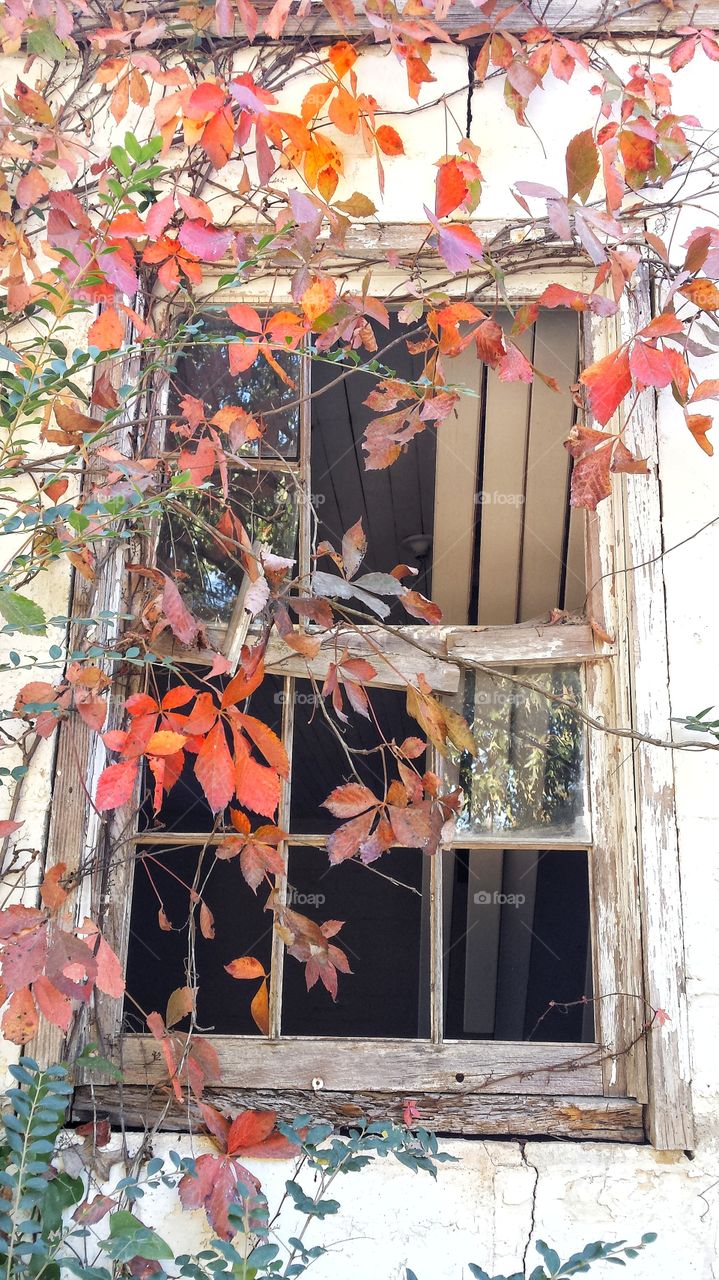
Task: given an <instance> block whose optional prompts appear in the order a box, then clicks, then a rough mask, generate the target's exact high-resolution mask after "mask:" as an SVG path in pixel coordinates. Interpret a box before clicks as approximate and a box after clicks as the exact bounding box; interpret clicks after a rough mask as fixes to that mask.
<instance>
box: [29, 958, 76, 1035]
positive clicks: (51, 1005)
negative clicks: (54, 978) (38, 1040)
mask: <svg viewBox="0 0 719 1280" xmlns="http://www.w3.org/2000/svg"><path fill="white" fill-rule="evenodd" d="M32 993H33V995H34V997H35V1001H36V1003H37V1007H38V1009H39V1010H40V1013H41V1014H42V1016H43V1018H46V1019H47V1021H48V1022H51V1023H52V1024H53V1026H55V1027H60V1028H61V1030H62V1031H65V1032H67V1031H69V1030H70V1023H71V1022H72V1001H71V1000H70V998H69V997H68V996H65V995H63V994H62V992H61V991H58V989H57V987H56V986H54V984H53V983H52V982H51V981H50V979H49V978H48V977H46V975H45V974H44V973H43V974H41V975H40V977H39V978H37V979H36V980H35V982H33V984H32Z"/></svg>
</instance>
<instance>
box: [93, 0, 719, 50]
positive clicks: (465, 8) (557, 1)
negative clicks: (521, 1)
mask: <svg viewBox="0 0 719 1280" xmlns="http://www.w3.org/2000/svg"><path fill="white" fill-rule="evenodd" d="M272 3H273V0H254V5H255V8H256V9H257V11H258V13H259V14H260V18H261V21H262V20H263V19H264V18H265V17H266V16H267V14H268V13H269V12H270V10H271V9H272ZM353 5H354V10H355V19H354V21H353V22H351V23H349V24H348V25H347V26H343V25H340V24H339V23H338V22H337V21H336V19H334V18H333V17H331V15H330V14H329V13H328V12H327V10H326V9H325V7H324V5H323V4H322V3H321V2H320V0H312V2H311V4H310V5H309V8H308V12H307V14H306V15H305V16H303V17H302V18H299V17H298V16H297V6H296V5H293V8H292V12H291V13H290V16H289V18H288V20H287V24H286V26H285V29H284V32H283V34H282V40H283V42H284V41H285V40H299V39H301V38H306V37H312V38H313V39H314V40H315V41H317V40H321V39H323V38H326V39H336V38H337V37H344V38H347V37H352V36H357V35H371V33H372V30H373V27H372V24H371V23H370V22H369V21H368V18H367V15H366V12H365V9H366V8H370V10H371V9H372V6H371V4H370V5H368V6H365V5H360V4H359V3H358V0H353ZM397 7H398V9H399V10H400V11H401V10H402V8H403V5H402V4H401V3H399V4H398V6H397ZM427 8H428V15H427V16H428V17H430V18H431V17H432V13H431V11H430V10H429V6H427ZM133 9H134V10H136V11H138V12H141V13H142V16H143V17H144V16H145V14H146V10H145V9H142V8H141V6H140V5H139V4H136V3H132V4H130V5H128V10H129V11H130V12H131V11H132V10H133ZM152 12H153V17H157V18H160V17H163V16H167V17H169V16H172V18H173V20H174V21H173V31H177V32H178V33H181V32H182V24H181V23H178V22H177V9H176V6H174V5H169V4H167V3H162V4H159V5H157V6H156V7H154V8H153V11H152ZM482 17H483V15H482V13H481V11H480V10H478V9H477V8H476V7H475V5H473V4H472V2H471V0H456V2H455V3H454V4H453V5H452V7H451V9H450V10H449V12H448V13H447V15H446V16H445V17H444V18H443V19H442V21H441V22H440V24H439V25H440V26H441V27H442V29H443V30H444V31H446V32H448V33H449V34H452V35H456V34H457V32H460V31H462V30H464V29H465V28H467V27H476V26H477V25H478V24H479V23H480V22H481V21H482ZM690 20H691V21H692V22H693V24H694V25H695V26H697V27H703V26H708V27H712V26H714V25H715V24H716V23H717V21H718V20H719V5H717V3H715V2H714V0H704V3H700V4H698V5H696V6H693V5H689V4H687V5H685V6H683V7H680V6H678V5H677V6H676V7H675V8H673V9H672V8H668V7H667V6H666V5H665V4H661V3H641V0H640V3H638V4H629V3H626V0H625V2H624V3H622V0H619V3H608V2H607V0H602V3H597V2H596V0H576V2H573V0H548V3H547V4H544V5H536V6H532V5H526V6H524V5H517V6H516V7H515V8H513V9H511V8H508V9H507V11H505V14H504V16H503V18H502V22H501V24H500V25H501V27H502V29H503V30H505V31H513V32H519V31H526V30H528V28H529V27H533V26H536V25H537V24H538V23H540V22H542V23H544V24H545V25H546V26H548V27H550V28H551V29H552V30H553V31H564V32H567V33H574V34H577V33H580V32H595V33H597V34H601V33H603V32H612V33H618V34H630V33H631V34H635V35H637V34H642V33H645V34H647V35H656V34H657V33H658V32H662V31H664V32H667V33H670V32H672V31H674V30H675V29H676V28H677V27H680V26H684V25H686V24H687V23H688V22H689V21H690ZM87 25H88V24H87V21H81V22H80V23H79V24H78V29H79V31H80V32H82V30H83V28H84V29H87ZM189 30H190V28H189V25H188V27H187V31H188V32H189ZM210 30H211V31H213V33H215V34H214V35H213V38H214V39H218V37H217V35H216V28H215V27H214V24H212V26H211V27H210ZM379 34H380V35H381V28H380V31H379ZM243 35H244V29H243V27H242V26H241V24H240V23H239V22H236V24H235V31H234V34H233V37H230V38H235V39H236V38H238V37H242V36H243Z"/></svg>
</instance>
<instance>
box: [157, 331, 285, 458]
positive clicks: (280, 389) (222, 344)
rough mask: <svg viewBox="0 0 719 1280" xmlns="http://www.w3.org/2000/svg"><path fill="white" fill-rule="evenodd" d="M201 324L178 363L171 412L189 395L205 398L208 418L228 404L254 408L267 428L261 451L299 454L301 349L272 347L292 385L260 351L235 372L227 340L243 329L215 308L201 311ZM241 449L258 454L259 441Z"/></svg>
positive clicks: (272, 454) (268, 455) (266, 454)
mask: <svg viewBox="0 0 719 1280" xmlns="http://www.w3.org/2000/svg"><path fill="white" fill-rule="evenodd" d="M198 325H199V327H198V329H197V332H196V333H195V334H194V336H192V337H191V338H189V339H188V341H187V343H186V344H185V346H184V348H183V350H182V351H181V352H180V354H179V355H178V357H177V360H176V363H175V374H174V375H173V379H172V394H171V399H170V414H171V415H172V414H176V413H177V411H178V410H177V407H178V405H179V402H180V400H181V399H182V397H183V396H186V395H191V396H196V397H197V399H198V400H202V402H203V404H204V405H205V409H206V412H207V417H208V418H211V417H212V415H213V414H215V413H217V411H218V409H224V408H226V407H227V406H228V405H232V406H239V407H240V408H241V409H245V410H246V411H247V412H248V413H251V414H252V416H253V418H256V419H257V421H258V422H259V424H260V426H261V427H262V428H263V436H262V441H261V443H260V447H259V452H260V454H261V456H262V457H265V458H272V457H276V456H277V455H278V454H280V455H281V456H282V457H283V458H296V457H297V456H298V449H299V424H300V414H299V406H298V405H297V404H296V403H295V401H297V400H298V399H299V395H300V384H299V378H300V367H301V361H302V357H301V355H300V353H299V352H297V351H277V352H274V351H273V356H274V358H275V359H276V360H277V363H278V364H279V365H280V367H281V368H282V370H283V371H284V372H285V374H286V375H287V377H288V378H289V379H290V384H294V385H289V384H288V383H286V382H284V381H283V379H282V378H280V376H279V374H278V373H277V372H276V371H275V370H274V369H273V368H272V367H271V365H269V364H268V363H267V361H266V360H265V358H264V356H262V355H260V356H259V357H258V358H257V360H256V361H255V363H254V364H253V365H252V367H251V368H250V369H247V370H246V372H245V373H240V374H231V373H230V366H229V357H228V353H227V340H228V339H229V340H230V341H231V340H232V339H233V338H235V339H237V338H239V336H240V332H239V330H238V329H235V327H234V326H233V325H232V324H231V322H230V321H229V320H227V319H223V318H222V317H220V316H219V315H212V314H211V313H206V314H205V315H204V316H202V317H201V318H200V321H199V322H198ZM283 406H286V407H283ZM270 410H272V412H270ZM277 410H279V412H277ZM241 452H242V453H247V454H254V455H256V454H257V452H258V446H257V442H256V441H255V442H251V443H249V444H247V445H245V446H244V447H243V449H242V450H241Z"/></svg>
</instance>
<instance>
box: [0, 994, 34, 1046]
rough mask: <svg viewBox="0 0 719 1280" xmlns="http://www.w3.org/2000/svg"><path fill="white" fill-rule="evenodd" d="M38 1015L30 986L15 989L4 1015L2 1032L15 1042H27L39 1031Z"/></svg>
mask: <svg viewBox="0 0 719 1280" xmlns="http://www.w3.org/2000/svg"><path fill="white" fill-rule="evenodd" d="M37 1024H38V1016H37V1009H36V1007H35V1001H34V1000H33V998H32V994H31V992H30V988H29V987H20V989H19V990H18V991H13V993H12V995H11V996H10V999H9V1001H8V1004H7V1008H6V1009H5V1012H4V1014H3V1017H2V1023H1V1024H0V1026H2V1033H3V1035H4V1036H5V1038H6V1039H7V1040H11V1041H12V1043H13V1044H27V1042H28V1040H32V1038H33V1036H34V1035H35V1032H36V1031H37Z"/></svg>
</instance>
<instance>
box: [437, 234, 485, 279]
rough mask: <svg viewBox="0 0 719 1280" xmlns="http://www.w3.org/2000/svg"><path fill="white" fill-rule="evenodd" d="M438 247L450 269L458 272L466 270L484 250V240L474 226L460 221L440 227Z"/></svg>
mask: <svg viewBox="0 0 719 1280" xmlns="http://www.w3.org/2000/svg"><path fill="white" fill-rule="evenodd" d="M437 248H438V249H439V252H440V254H441V255H442V257H443V258H444V261H445V262H446V264H447V266H448V267H449V269H450V271H456V272H462V271H466V270H467V268H468V267H469V266H470V265H471V263H472V262H474V261H476V260H477V259H478V258H481V257H482V252H483V250H482V241H481V240H480V239H479V237H478V236H476V235H475V233H474V231H473V230H472V228H471V227H467V226H465V225H464V224H463V223H459V222H454V223H450V224H449V225H444V226H442V227H440V228H439V229H438V232H437Z"/></svg>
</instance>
